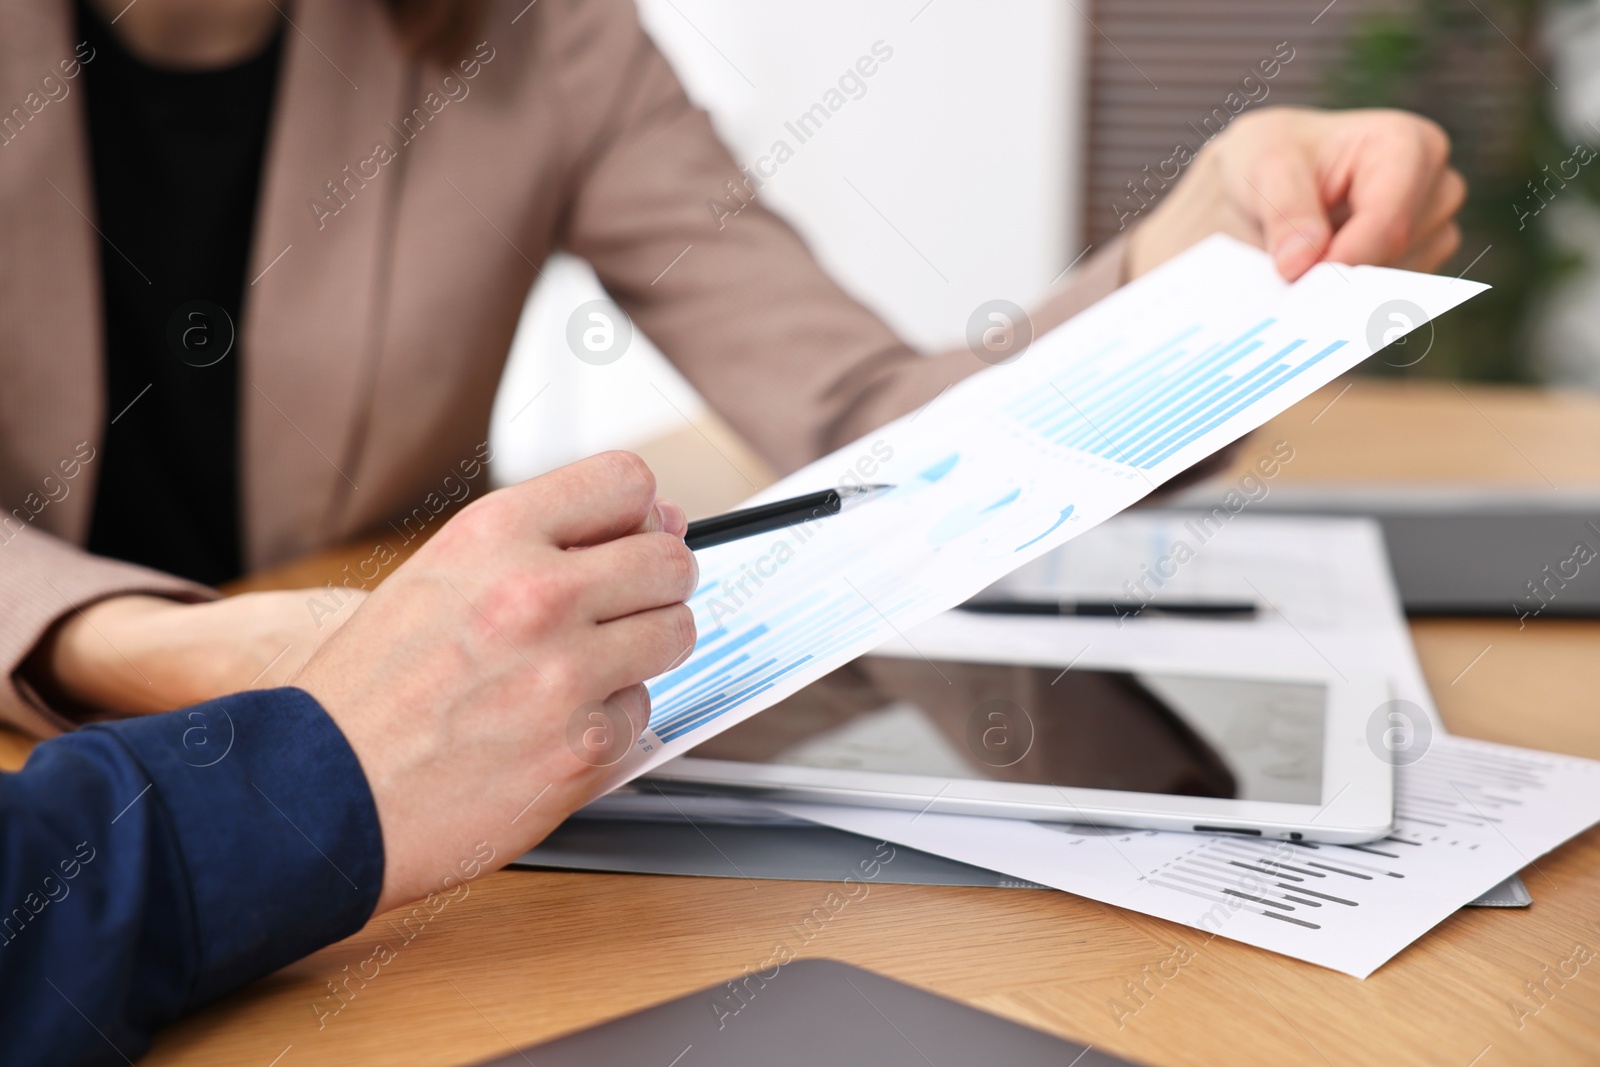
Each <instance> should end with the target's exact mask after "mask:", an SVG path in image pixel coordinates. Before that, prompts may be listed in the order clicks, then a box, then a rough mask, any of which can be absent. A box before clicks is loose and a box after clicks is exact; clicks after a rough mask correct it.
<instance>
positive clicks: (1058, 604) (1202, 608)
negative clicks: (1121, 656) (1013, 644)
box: [961, 600, 1257, 619]
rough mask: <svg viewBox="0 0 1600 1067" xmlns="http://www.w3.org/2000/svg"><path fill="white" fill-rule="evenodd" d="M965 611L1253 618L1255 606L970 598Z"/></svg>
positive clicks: (1170, 602) (1114, 617)
mask: <svg viewBox="0 0 1600 1067" xmlns="http://www.w3.org/2000/svg"><path fill="white" fill-rule="evenodd" d="M961 610H962V611H974V612H977V613H979V614H981V615H1076V616H1080V617H1089V618H1108V619H1137V618H1140V617H1144V618H1176V619H1253V618H1255V617H1256V610H1257V609H1256V606H1255V605H1254V604H1252V603H1250V602H1249V601H1247V600H1239V601H1217V600H1212V601H1182V600H1173V601H1168V602H1166V603H1162V604H1153V603H1148V602H1144V601H1138V600H1077V601H1073V600H969V601H967V602H966V603H965V604H962V605H961Z"/></svg>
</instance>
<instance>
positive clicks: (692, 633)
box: [667, 604, 699, 658]
mask: <svg viewBox="0 0 1600 1067" xmlns="http://www.w3.org/2000/svg"><path fill="white" fill-rule="evenodd" d="M667 620H668V626H669V627H670V632H671V634H672V639H673V644H672V654H673V656H674V658H676V657H677V656H680V655H682V654H683V652H684V650H686V649H690V648H693V647H694V643H695V640H696V639H697V638H698V637H699V632H698V631H697V629H696V628H695V624H694V612H693V611H691V610H689V605H687V604H674V605H672V607H671V608H669V609H667Z"/></svg>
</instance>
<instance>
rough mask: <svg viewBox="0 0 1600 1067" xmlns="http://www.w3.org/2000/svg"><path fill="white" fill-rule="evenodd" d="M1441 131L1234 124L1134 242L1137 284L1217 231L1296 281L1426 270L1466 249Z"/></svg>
mask: <svg viewBox="0 0 1600 1067" xmlns="http://www.w3.org/2000/svg"><path fill="white" fill-rule="evenodd" d="M1449 157H1450V142H1449V139H1448V138H1447V137H1446V136H1445V134H1444V131H1443V130H1441V129H1439V127H1438V126H1437V125H1435V124H1434V123H1432V122H1430V121H1428V120H1427V119H1425V118H1422V117H1420V116H1417V115H1412V114H1409V113H1407V112H1404V111H1387V110H1365V111H1317V110H1312V109H1310V108H1263V109H1262V110H1260V111H1252V112H1250V113H1248V114H1245V115H1241V116H1240V117H1239V118H1237V119H1235V120H1234V121H1233V123H1232V124H1230V125H1229V126H1228V128H1227V129H1226V130H1224V131H1223V132H1222V133H1221V134H1220V135H1218V136H1217V137H1216V138H1215V139H1214V140H1212V141H1211V142H1210V143H1209V144H1207V145H1206V146H1205V147H1204V148H1202V149H1201V150H1200V153H1199V154H1198V155H1197V156H1196V157H1195V160H1194V163H1193V164H1191V166H1190V168H1189V172H1188V173H1187V174H1186V175H1185V176H1184V177H1183V179H1182V180H1181V181H1180V182H1179V183H1178V185H1177V187H1176V188H1175V189H1173V190H1172V192H1171V193H1170V194H1169V195H1168V196H1167V197H1166V199H1164V200H1163V201H1161V203H1160V204H1158V205H1157V206H1156V208H1155V210H1154V211H1153V212H1152V214H1151V215H1150V217H1149V218H1148V219H1147V220H1146V221H1145V222H1143V223H1142V224H1140V225H1139V226H1138V228H1136V229H1135V230H1134V231H1133V234H1132V235H1131V237H1130V238H1129V247H1128V269H1129V273H1130V275H1131V276H1132V277H1138V276H1139V275H1140V274H1143V273H1144V272H1145V271H1148V270H1150V269H1151V268H1152V267H1155V266H1157V265H1159V264H1160V263H1162V262H1164V261H1166V260H1167V259H1170V258H1171V257H1173V256H1175V255H1177V254H1178V253H1179V252H1182V251H1183V250H1184V249H1186V248H1188V247H1189V246H1190V245H1192V244H1194V243H1195V242H1197V241H1199V240H1201V239H1202V238H1204V237H1206V236H1207V235H1209V234H1212V233H1217V232H1221V233H1227V234H1231V235H1232V236H1234V237H1237V238H1239V239H1240V240H1243V241H1248V242H1250V243H1251V244H1254V245H1256V246H1258V247H1261V248H1265V249H1266V250H1267V251H1268V252H1269V253H1271V254H1272V258H1273V260H1274V261H1275V262H1276V264H1277V267H1278V272H1279V273H1280V274H1282V275H1283V277H1284V278H1286V279H1288V280H1290V281H1293V280H1294V279H1296V278H1298V277H1300V275H1302V274H1304V273H1305V272H1306V271H1307V270H1309V269H1310V268H1311V267H1312V266H1313V265H1314V264H1316V263H1318V262H1320V261H1322V260H1332V261H1333V262H1335V263H1349V264H1358V263H1371V264H1376V265H1379V266H1388V267H1404V268H1406V269H1408V270H1420V271H1429V270H1433V269H1434V268H1436V267H1438V266H1439V265H1440V264H1442V263H1443V262H1444V261H1445V260H1447V259H1449V258H1450V257H1451V256H1452V255H1453V254H1454V253H1455V251H1456V248H1457V247H1458V246H1459V245H1460V243H1461V231H1460V230H1459V229H1458V228H1457V226H1456V223H1455V215H1456V212H1457V211H1459V210H1460V208H1461V204H1462V202H1463V201H1464V200H1465V199H1466V182H1465V181H1463V180H1462V178H1461V175H1460V174H1458V173H1456V172H1455V171H1454V170H1453V169H1451V167H1450V159H1449Z"/></svg>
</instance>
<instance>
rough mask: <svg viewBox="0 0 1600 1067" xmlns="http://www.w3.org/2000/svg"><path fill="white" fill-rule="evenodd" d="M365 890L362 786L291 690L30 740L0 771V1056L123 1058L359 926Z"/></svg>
mask: <svg viewBox="0 0 1600 1067" xmlns="http://www.w3.org/2000/svg"><path fill="white" fill-rule="evenodd" d="M382 881H383V839H382V835H381V832H380V829H379V825H378V813H377V810H376V808H375V807H374V806H373V801H372V794H371V791H370V790H369V789H368V787H367V781H366V777H365V775H364V774H363V773H362V770H361V766H360V764H359V763H358V762H357V761H356V757H355V753H354V752H352V751H351V750H350V746H349V744H348V743H347V742H346V741H345V739H344V735H343V734H341V733H340V732H339V729H338V727H337V726H335V725H334V723H333V720H332V719H330V718H329V717H328V715H327V713H326V712H325V711H323V709H322V707H321V706H320V705H319V704H318V703H317V702H316V701H315V700H313V699H312V698H311V697H310V696H309V695H308V694H306V693H304V692H302V691H301V690H298V689H273V690H261V691H256V692H250V693H241V694H237V695H235V696H230V697H225V698H223V699H221V700H215V701H211V702H209V703H205V704H199V705H196V706H195V707H193V708H189V709H186V710H183V711H174V712H168V713H167V714H164V715H152V716H146V717H143V718H139V719H133V720H128V721H124V722H117V723H110V724H104V725H96V726H90V727H86V728H84V729H82V730H79V731H78V732H76V733H73V734H69V735H67V736H64V737H59V738H56V739H54V740H51V741H46V742H44V743H43V744H41V745H39V746H38V747H37V748H36V749H34V751H33V754H32V756H31V757H30V758H29V760H28V763H27V766H26V767H24V768H23V769H22V770H21V771H18V772H16V773H14V774H0V909H3V910H0V1045H3V1047H4V1056H3V1057H0V1058H3V1059H4V1061H5V1062H6V1063H8V1064H32V1063H45V1062H48V1063H52V1064H98V1063H107V1064H122V1063H125V1062H127V1061H130V1060H132V1059H134V1058H136V1057H137V1056H139V1055H140V1054H141V1053H142V1052H144V1050H145V1049H146V1048H148V1046H149V1043H150V1035H151V1034H152V1033H153V1032H154V1031H155V1029H156V1028H157V1027H160V1026H161V1025H163V1024H165V1023H167V1022H169V1021H171V1020H173V1019H175V1018H177V1017H178V1016H179V1015H181V1014H183V1013H184V1012H187V1011H190V1010H192V1009H193V1008H195V1007H198V1006H199V1005H201V1004H204V1003H206V1002H207V1001H210V1000H214V999H216V998H217V997H220V996H221V995H223V994H224V993H226V992H228V991H229V990H231V989H234V988H235V987H237V986H239V985H242V984H243V983H245V982H248V981H250V980H252V979H254V978H257V977H259V976H261V975H264V974H267V973H269V972H271V971H274V970H276V969H278V968H279V967H282V966H284V965H285V964H287V963H289V962H290V961H292V960H295V959H298V958H300V957H301V956H304V955H306V954H307V953H310V952H312V951H314V950H316V949H318V948H320V947H322V946H324V945H327V944H329V943H331V942H334V941H337V940H339V939H340V938H343V937H347V936H349V935H350V934H352V933H354V932H356V931H357V930H359V929H360V928H361V925H362V924H363V923H364V922H365V921H366V920H367V918H368V917H369V916H370V915H371V913H372V910H373V908H374V907H375V906H376V904H377V900H378V891H379V889H380V888H381V884H382Z"/></svg>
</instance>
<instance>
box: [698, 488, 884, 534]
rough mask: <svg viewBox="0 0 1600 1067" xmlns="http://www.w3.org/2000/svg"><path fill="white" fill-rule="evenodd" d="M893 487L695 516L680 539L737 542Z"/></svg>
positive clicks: (839, 492) (824, 493) (838, 492)
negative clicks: (703, 516) (722, 513)
mask: <svg viewBox="0 0 1600 1067" xmlns="http://www.w3.org/2000/svg"><path fill="white" fill-rule="evenodd" d="M893 488H894V486H892V485H847V486H844V487H842V488H839V489H824V490H823V491H822V492H820V493H807V494H806V495H805V496H797V497H791V498H790V499H788V500H779V501H776V502H774V503H771V504H759V505H757V506H756V507H753V508H742V509H741V510H739V511H730V512H728V513H727V514H725V515H713V516H711V517H710V518H709V519H696V520H695V521H694V522H691V523H690V524H689V529H688V531H687V532H686V533H685V534H684V535H683V540H684V543H685V544H687V545H688V546H689V547H690V548H710V547H711V546H712V545H720V544H724V543H726V542H728V541H737V540H739V538H741V537H750V536H752V535H754V534H759V533H766V532H767V531H769V530H781V529H784V528H785V527H789V526H798V525H800V524H801V523H802V522H810V521H811V520H812V519H824V518H827V517H828V516H829V515H837V514H839V512H841V511H843V510H844V509H845V508H846V507H847V506H854V505H855V504H857V503H861V502H864V501H866V500H870V499H871V498H872V497H875V496H877V495H879V494H880V493H886V492H888V491H889V490H890V489H893Z"/></svg>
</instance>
